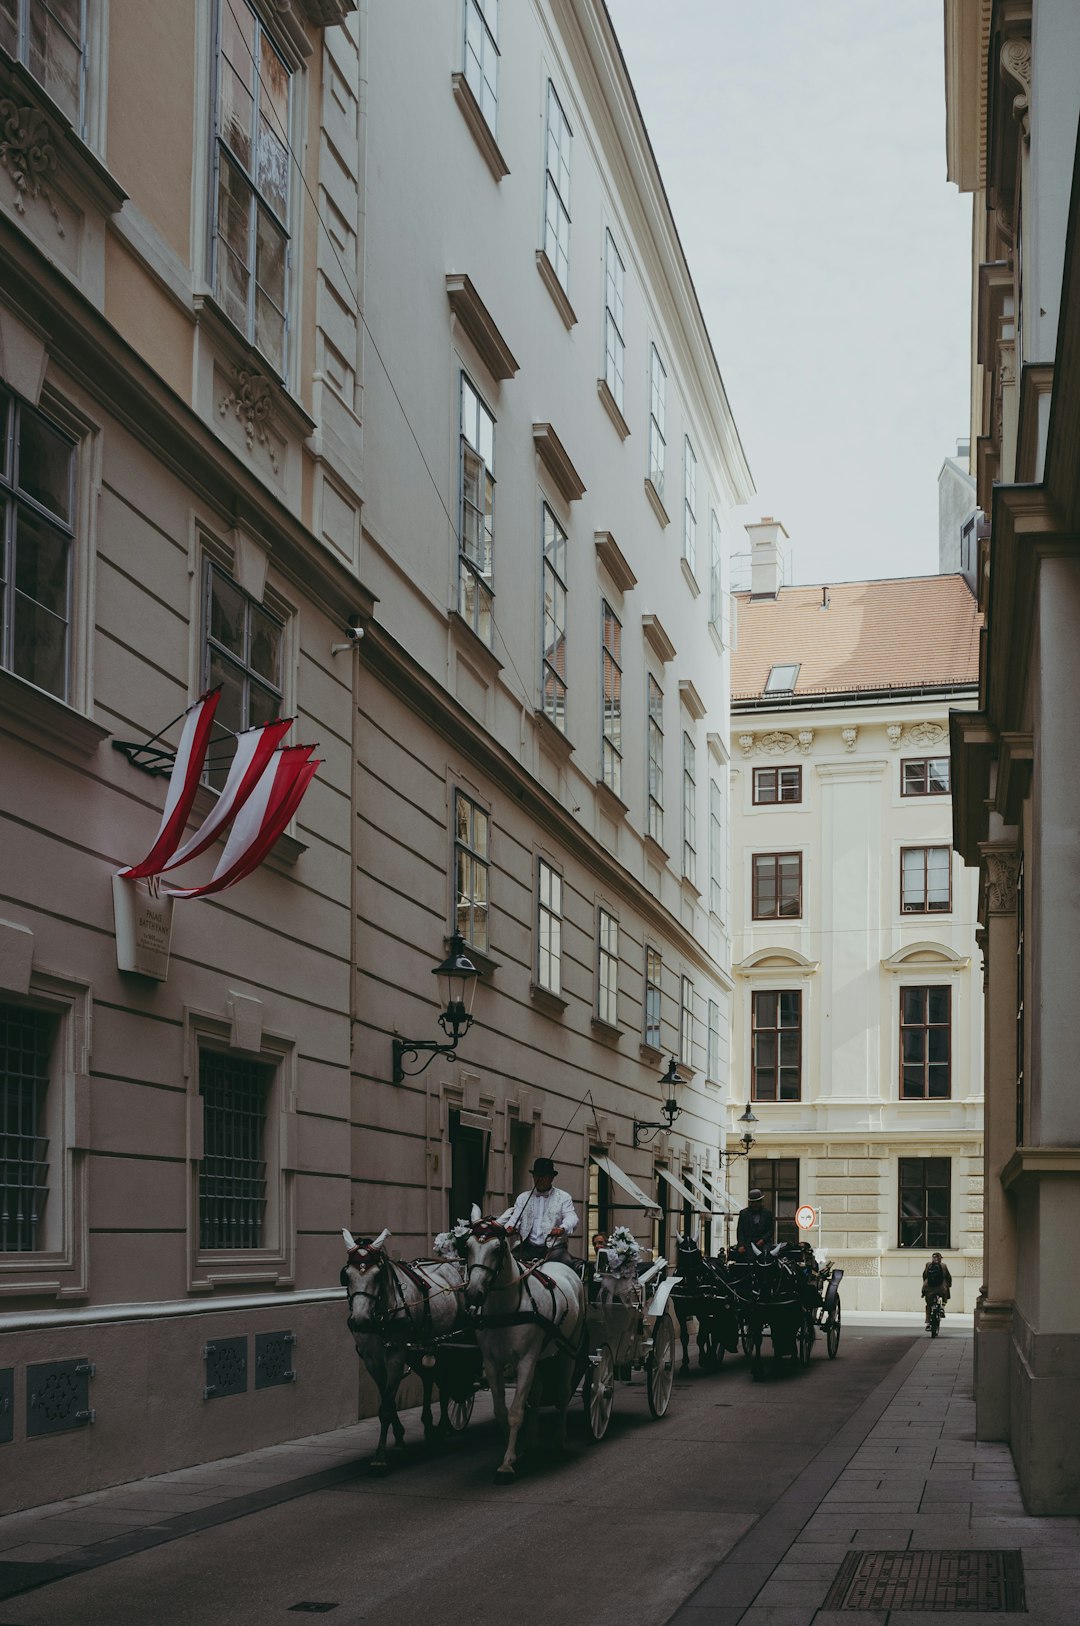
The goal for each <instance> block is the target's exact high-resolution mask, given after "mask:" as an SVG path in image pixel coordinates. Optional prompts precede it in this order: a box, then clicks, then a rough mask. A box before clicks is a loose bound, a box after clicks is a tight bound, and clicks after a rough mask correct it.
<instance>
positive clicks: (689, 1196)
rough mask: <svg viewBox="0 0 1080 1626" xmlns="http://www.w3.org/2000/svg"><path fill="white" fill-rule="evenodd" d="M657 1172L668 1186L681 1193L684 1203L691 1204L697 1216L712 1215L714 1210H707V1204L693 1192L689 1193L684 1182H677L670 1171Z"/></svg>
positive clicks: (660, 1170)
mask: <svg viewBox="0 0 1080 1626" xmlns="http://www.w3.org/2000/svg"><path fill="white" fill-rule="evenodd" d="M656 1172H657V1174H659V1175H662V1176H663V1178H664V1179H665V1180H666V1181H667V1183H668V1185H669V1186H671V1187H672V1189H673V1190H674V1191H677V1192H678V1193H679V1196H680V1197H681V1198H682V1200H683V1202H686V1203H689V1204H690V1206H691V1208H692V1209H693V1210H694V1213H695V1214H711V1213H712V1209H711V1208H707V1207H706V1206H705V1204H704V1203H703V1202H702V1200H701V1198H700V1197H695V1196H694V1194H693V1192H692V1191H687V1189H686V1187H685V1186H684V1185H683V1183H682V1181H681V1180H677V1179H676V1178H675V1176H674V1175H673V1174H672V1172H671V1170H670V1169H660V1168H658V1169H657V1171H656Z"/></svg>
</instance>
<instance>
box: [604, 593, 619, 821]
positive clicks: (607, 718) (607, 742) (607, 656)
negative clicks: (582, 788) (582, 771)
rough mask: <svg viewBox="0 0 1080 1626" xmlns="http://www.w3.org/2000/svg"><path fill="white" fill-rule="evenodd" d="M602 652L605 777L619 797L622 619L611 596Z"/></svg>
mask: <svg viewBox="0 0 1080 1626" xmlns="http://www.w3.org/2000/svg"><path fill="white" fill-rule="evenodd" d="M601 627H602V637H601V644H602V653H601V672H600V683H601V690H602V696H603V744H602V748H601V749H602V757H603V761H602V763H601V769H602V771H601V778H602V779H603V782H604V784H605V785H606V786H607V788H608V789H609V790H610V791H613V792H614V793H615V795H616V796H621V795H622V622H621V621H620V620H619V618H618V616H617V615H616V614H615V611H614V610H613V609H612V608H611V605H610V604H609V603H608V602H607V599H605V600H604V601H603V605H602V609H601Z"/></svg>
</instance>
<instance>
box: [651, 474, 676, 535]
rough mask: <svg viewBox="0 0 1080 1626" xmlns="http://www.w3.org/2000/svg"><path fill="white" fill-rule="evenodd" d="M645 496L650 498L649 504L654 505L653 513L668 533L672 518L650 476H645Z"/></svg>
mask: <svg viewBox="0 0 1080 1626" xmlns="http://www.w3.org/2000/svg"><path fill="white" fill-rule="evenodd" d="M645 495H646V497H648V499H649V502H650V504H651V505H652V511H653V513H654V514H655V515H656V517H657V519H658V520H659V521H660V523H661V525H662V526H663V527H664V529H665V531H666V530H667V528H668V526H669V525H670V524H671V516H670V515H669V514H668V511H667V509H666V508H665V507H664V502H663V498H662V497H661V495H660V493H659V492H658V491H657V489H656V487H655V486H654V485H653V483H652V481H651V480H650V479H649V477H648V475H646V476H645Z"/></svg>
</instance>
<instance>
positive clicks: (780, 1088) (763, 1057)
mask: <svg viewBox="0 0 1080 1626" xmlns="http://www.w3.org/2000/svg"><path fill="white" fill-rule="evenodd" d="M750 1025H751V1086H752V1095H753V1099H754V1100H755V1101H798V1100H800V1099H801V1097H802V992H801V990H800V989H798V988H792V989H785V990H783V991H779V990H778V991H776V992H765V991H764V990H762V991H761V992H760V993H753V994H751V996H750Z"/></svg>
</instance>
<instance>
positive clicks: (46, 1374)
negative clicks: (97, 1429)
mask: <svg viewBox="0 0 1080 1626" xmlns="http://www.w3.org/2000/svg"><path fill="white" fill-rule="evenodd" d="M93 1375H94V1366H93V1364H92V1362H90V1361H88V1360H87V1359H86V1358H85V1356H84V1357H82V1358H81V1359H79V1360H75V1361H43V1362H41V1363H40V1364H39V1365H37V1366H28V1367H27V1368H26V1432H27V1435H28V1436H31V1437H32V1436H34V1435H37V1434H61V1433H63V1432H64V1430H65V1429H69V1428H85V1427H86V1426H87V1424H88V1423H92V1422H93V1421H94V1413H93V1412H92V1411H91V1410H90V1379H91V1378H92V1377H93Z"/></svg>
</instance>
